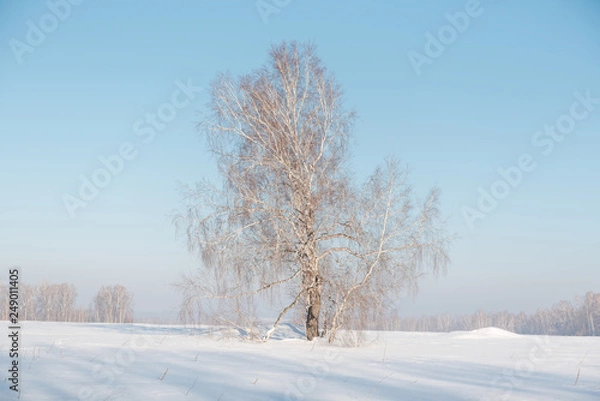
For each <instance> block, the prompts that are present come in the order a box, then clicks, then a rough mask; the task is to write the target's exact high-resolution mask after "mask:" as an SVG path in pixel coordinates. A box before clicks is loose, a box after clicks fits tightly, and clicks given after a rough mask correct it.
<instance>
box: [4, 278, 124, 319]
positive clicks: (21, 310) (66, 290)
mask: <svg viewBox="0 0 600 401" xmlns="http://www.w3.org/2000/svg"><path fill="white" fill-rule="evenodd" d="M9 297H10V290H9V286H8V284H7V283H0V319H1V320H9V314H10V313H11V312H15V309H12V310H11V305H10V298H9ZM76 298H77V290H76V288H75V286H74V285H73V284H67V283H62V284H50V283H48V282H46V281H43V282H42V283H41V284H39V285H34V286H32V285H27V284H24V285H23V284H20V285H19V295H18V298H17V299H16V301H17V302H18V310H17V312H18V314H19V315H18V320H19V321H23V320H38V321H53V322H79V323H84V322H102V323H130V322H132V321H133V294H132V293H131V292H130V291H128V290H127V289H126V288H125V287H123V286H121V285H114V286H102V287H101V288H100V290H99V291H98V292H97V293H96V296H95V297H94V300H93V301H92V305H90V307H89V308H80V307H76V306H75V299H76ZM13 308H14V307H13Z"/></svg>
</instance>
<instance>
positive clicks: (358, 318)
mask: <svg viewBox="0 0 600 401" xmlns="http://www.w3.org/2000/svg"><path fill="white" fill-rule="evenodd" d="M209 105H210V113H209V115H208V117H207V118H206V119H204V120H203V121H202V122H201V123H200V125H199V126H200V129H201V132H202V133H203V134H204V137H205V138H206V140H207V144H208V148H209V149H210V151H211V152H212V154H213V155H214V157H215V158H216V161H217V165H218V169H219V173H220V174H221V176H222V177H223V184H222V186H214V185H211V184H210V183H208V182H206V181H204V182H202V183H200V184H198V185H197V186H196V187H193V188H188V189H187V190H186V191H185V192H184V200H185V208H184V210H182V211H181V212H178V213H177V214H176V216H175V223H176V225H177V226H178V227H179V228H180V229H181V230H182V231H183V232H184V233H185V234H186V237H187V243H188V246H189V249H190V250H191V251H193V252H198V253H199V255H200V256H201V260H202V261H203V266H202V267H201V269H200V270H199V271H198V272H197V273H196V274H191V275H187V276H185V277H184V279H183V280H182V281H181V282H180V283H179V284H180V288H181V290H182V294H183V297H184V303H183V304H184V306H187V307H195V308H198V307H199V308H202V305H203V302H207V303H210V302H212V301H213V300H215V299H235V298H240V297H248V296H260V295H265V294H266V295H272V294H273V293H274V291H275V290H277V289H284V291H283V294H284V298H289V299H288V303H286V304H284V305H283V306H282V308H281V311H280V313H279V316H278V317H277V319H276V321H275V323H274V325H273V327H272V329H271V330H269V332H268V333H267V334H266V338H268V337H269V336H270V335H271V334H272V333H273V331H274V330H275V329H276V327H277V325H278V324H279V322H280V321H281V319H282V318H283V317H284V316H285V315H286V314H287V313H288V312H289V311H290V310H292V309H294V308H298V307H301V308H303V311H304V316H305V327H306V337H307V339H308V340H312V339H313V338H315V337H316V336H318V335H320V334H323V333H324V332H325V331H328V332H329V340H330V341H333V340H334V338H335V335H336V332H337V331H338V329H340V328H342V327H346V328H353V327H356V324H360V322H365V321H366V320H367V319H369V318H370V317H371V316H374V315H377V314H380V313H382V312H383V311H385V310H387V309H389V308H392V307H393V306H394V296H395V295H397V294H398V293H399V292H401V291H410V290H414V289H415V288H416V284H417V281H418V278H419V277H420V276H422V275H423V274H425V273H426V272H429V271H432V272H435V273H437V272H438V271H439V270H440V269H442V268H445V266H446V264H447V262H448V259H447V255H446V246H447V240H448V237H447V236H446V234H445V232H444V225H443V222H442V221H441V219H440V215H439V212H438V209H437V207H438V191H437V190H436V189H434V190H432V191H431V192H430V193H429V194H428V195H427V196H426V197H425V199H424V200H423V201H422V202H417V201H416V200H415V196H414V194H413V193H412V191H411V186H410V185H409V183H408V181H407V178H408V174H407V171H406V169H405V168H403V167H402V166H401V165H400V164H399V163H398V162H396V161H394V160H389V161H387V162H386V163H385V164H384V166H383V167H381V168H379V169H377V171H375V173H374V174H373V175H372V176H371V177H370V178H369V179H368V180H367V182H366V184H364V185H363V186H357V185H356V184H355V183H354V182H353V180H352V177H353V176H352V174H351V172H350V171H349V168H348V161H349V152H348V145H349V139H350V132H351V128H352V126H353V122H354V119H355V114H354V113H353V112H349V111H346V110H345V108H344V105H343V101H342V89H341V87H340V86H339V85H338V84H337V83H336V81H335V79H334V78H333V76H332V74H330V73H329V72H328V71H327V70H326V69H325V68H324V67H323V65H322V63H321V60H320V59H319V58H318V57H317V55H316V53H315V48H314V47H313V46H311V45H306V44H298V43H295V42H293V43H283V44H280V45H277V46H274V47H273V48H272V49H271V51H270V57H269V62H268V63H267V64H266V65H265V66H263V67H262V68H260V69H258V70H256V71H254V72H253V73H250V74H248V75H244V76H242V77H240V78H239V79H236V78H234V77H232V76H230V75H228V74H222V75H220V76H219V77H218V78H217V79H216V80H215V81H214V82H213V84H212V89H211V100H210V103H209ZM184 312H185V313H189V312H190V311H189V310H185V311H184ZM322 314H323V315H325V318H326V320H325V321H323V319H321V321H320V317H321V315H322Z"/></svg>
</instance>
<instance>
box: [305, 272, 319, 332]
mask: <svg viewBox="0 0 600 401" xmlns="http://www.w3.org/2000/svg"><path fill="white" fill-rule="evenodd" d="M307 301H308V305H307V307H306V339H307V340H308V341H312V340H313V339H314V338H315V337H318V336H319V314H320V312H321V283H320V279H319V275H318V274H317V275H316V276H315V278H314V280H313V287H311V288H309V289H308V295H307Z"/></svg>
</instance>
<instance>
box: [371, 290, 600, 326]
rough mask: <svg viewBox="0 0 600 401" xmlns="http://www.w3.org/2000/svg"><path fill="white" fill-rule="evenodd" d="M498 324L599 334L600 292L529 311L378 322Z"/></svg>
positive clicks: (406, 323)
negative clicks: (532, 311) (528, 312)
mask: <svg viewBox="0 0 600 401" xmlns="http://www.w3.org/2000/svg"><path fill="white" fill-rule="evenodd" d="M490 326H493V327H498V328H500V329H504V330H508V331H512V332H513V333H517V334H541V335H556V336H597V335H600V293H593V292H588V293H587V294H585V296H584V297H583V298H579V299H577V300H576V301H575V302H569V301H560V302H558V303H557V304H555V305H554V306H553V307H551V308H550V309H538V310H537V311H536V312H535V313H533V314H526V313H525V312H520V313H518V314H514V313H510V312H494V313H490V312H485V311H482V310H479V311H477V312H475V313H473V314H470V315H462V316H454V315H451V314H443V315H436V316H423V317H416V318H415V317H399V316H397V315H395V316H391V317H390V318H389V320H388V321H386V322H385V323H383V324H381V325H378V327H377V328H379V329H382V330H395V331H434V332H448V331H456V330H476V329H481V328H484V327H490Z"/></svg>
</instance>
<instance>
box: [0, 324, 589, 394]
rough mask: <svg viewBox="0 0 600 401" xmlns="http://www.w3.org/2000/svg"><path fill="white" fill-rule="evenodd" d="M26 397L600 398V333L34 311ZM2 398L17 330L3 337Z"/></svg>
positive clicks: (28, 330) (27, 343)
mask: <svg viewBox="0 0 600 401" xmlns="http://www.w3.org/2000/svg"><path fill="white" fill-rule="evenodd" d="M22 326H23V327H22V330H21V333H20V334H21V345H20V347H21V349H20V351H21V359H20V367H21V369H20V375H21V376H20V380H21V382H20V387H21V390H22V394H21V398H20V399H21V400H26V401H46V400H52V401H66V400H89V401H92V400H93V401H118V400H143V401H153V400H168V401H177V400H213V401H216V400H220V401H227V400H235V401H242V400H243V401H259V400H323V401H325V400H327V401H333V400H361V401H368V400H373V401H383V400H411V401H417V400H447V401H463V400H515V401H516V400H544V401H547V400H559V401H560V400H573V401H585V400H600V337H597V338H590V337H587V338H584V337H537V336H520V335H515V334H512V333H508V332H505V331H502V330H499V329H494V328H487V329H482V330H477V331H473V332H454V333H447V334H446V333H443V334H437V333H400V332H387V333H386V332H378V333H375V332H371V333H369V334H368V337H369V338H368V339H367V341H366V343H365V344H364V345H363V346H361V347H358V348H349V347H344V346H343V345H340V344H338V345H333V346H331V345H328V344H327V343H325V342H313V343H309V342H307V341H304V340H303V339H302V335H301V333H300V332H298V331H296V330H294V328H293V327H291V326H283V327H282V329H281V330H280V332H279V333H278V334H277V335H275V336H274V337H273V338H272V339H271V340H270V341H269V342H266V343H257V342H251V341H247V340H242V339H240V338H239V336H233V335H231V336H230V335H225V332H224V331H222V330H221V331H219V330H216V329H214V328H209V327H204V328H184V327H181V326H158V325H141V324H133V325H110V324H88V325H83V324H69V323H41V322H24V323H23V324H22ZM0 345H1V350H0V368H1V369H2V371H3V372H5V373H4V375H3V381H2V383H1V384H2V386H1V388H0V399H1V400H10V399H16V397H15V394H13V393H14V392H13V391H11V390H10V389H9V386H10V382H8V381H7V377H8V373H7V370H8V368H9V364H10V361H11V360H10V359H9V355H8V349H9V343H8V338H7V335H2V340H0Z"/></svg>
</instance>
